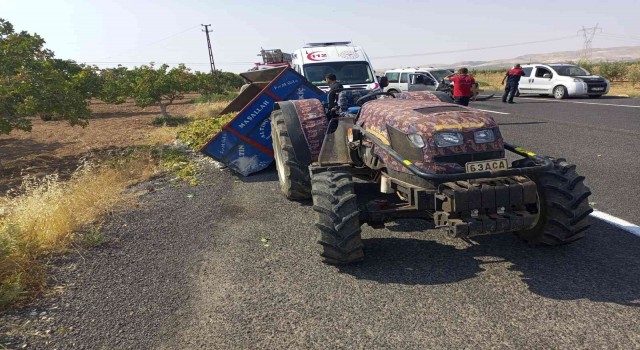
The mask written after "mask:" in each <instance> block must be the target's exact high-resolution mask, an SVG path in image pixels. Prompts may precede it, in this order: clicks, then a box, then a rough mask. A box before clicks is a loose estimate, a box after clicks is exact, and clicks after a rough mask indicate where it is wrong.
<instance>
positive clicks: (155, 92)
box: [0, 18, 244, 134]
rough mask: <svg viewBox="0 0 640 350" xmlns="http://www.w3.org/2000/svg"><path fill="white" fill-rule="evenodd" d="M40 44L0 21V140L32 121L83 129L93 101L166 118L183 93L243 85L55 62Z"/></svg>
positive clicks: (150, 68) (217, 77) (222, 77)
mask: <svg viewBox="0 0 640 350" xmlns="http://www.w3.org/2000/svg"><path fill="white" fill-rule="evenodd" d="M44 44H45V41H44V39H43V38H42V37H40V36H39V35H37V34H29V33H27V32H26V31H22V32H19V33H17V32H15V30H14V28H13V25H12V24H11V23H10V22H8V21H6V20H4V19H1V18H0V134H9V133H10V132H11V131H12V130H24V131H30V130H31V119H32V118H33V117H41V118H43V119H45V120H46V119H61V120H67V121H69V123H70V124H71V125H86V124H87V119H88V117H89V116H90V110H89V103H90V101H91V99H93V98H97V99H100V100H103V101H105V102H109V103H122V102H124V101H125V100H126V99H133V100H134V101H135V103H136V105H138V106H140V107H146V106H150V105H159V106H160V112H161V113H162V115H163V116H164V117H167V116H168V114H167V110H166V108H167V106H168V105H170V104H171V103H173V101H174V100H176V99H180V98H182V96H183V95H184V94H185V93H187V92H198V93H201V94H217V93H224V92H225V91H228V90H234V89H238V88H239V87H240V86H242V84H244V81H243V79H242V78H241V77H240V76H238V75H237V74H233V73H229V72H221V71H217V72H216V73H215V74H213V75H212V74H210V73H201V72H195V73H194V72H191V71H190V70H189V69H188V68H187V67H185V66H184V65H182V64H181V65H179V66H178V67H174V68H170V67H169V66H168V65H166V64H163V65H161V66H159V67H156V66H155V65H154V64H153V63H151V64H149V65H143V66H140V67H135V68H133V69H128V68H126V67H122V66H118V67H117V68H107V69H100V68H98V67H96V66H88V65H84V64H78V63H76V62H74V61H72V60H62V59H57V58H55V57H54V53H53V52H52V51H51V50H48V49H46V48H45V47H44Z"/></svg>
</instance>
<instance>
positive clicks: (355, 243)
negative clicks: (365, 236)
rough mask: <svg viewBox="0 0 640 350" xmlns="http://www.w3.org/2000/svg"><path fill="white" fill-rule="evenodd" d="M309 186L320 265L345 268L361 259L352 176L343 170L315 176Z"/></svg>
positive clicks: (357, 213) (358, 224)
mask: <svg viewBox="0 0 640 350" xmlns="http://www.w3.org/2000/svg"><path fill="white" fill-rule="evenodd" d="M311 187H312V191H311V193H312V194H313V210H314V211H316V212H317V213H318V218H317V221H316V227H317V228H318V230H319V231H320V239H319V240H318V243H319V244H320V246H321V247H322V253H321V254H320V255H321V256H322V258H323V262H324V263H327V264H332V265H346V264H351V263H354V262H358V261H361V260H362V259H364V251H363V244H362V240H361V238H360V233H361V230H360V212H359V210H358V203H357V198H356V195H355V193H354V189H353V180H352V177H351V174H350V173H348V172H346V171H344V170H335V171H331V170H329V171H325V172H322V173H318V174H314V175H313V176H312V178H311Z"/></svg>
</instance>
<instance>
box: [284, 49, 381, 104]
mask: <svg viewBox="0 0 640 350" xmlns="http://www.w3.org/2000/svg"><path fill="white" fill-rule="evenodd" d="M291 67H292V68H293V69H294V70H295V71H296V72H298V73H300V74H302V76H304V77H305V78H307V80H309V81H310V82H311V83H313V85H315V86H317V87H318V88H320V89H321V90H322V91H325V92H326V91H329V86H328V85H327V83H326V82H325V81H324V77H325V76H326V75H327V74H329V73H333V74H335V75H336V77H337V79H338V82H340V83H341V84H342V85H343V86H344V87H345V88H364V89H369V90H377V89H379V88H380V84H379V83H378V80H377V79H376V76H375V74H374V72H375V71H374V70H373V67H372V66H371V61H370V60H369V57H368V56H367V54H366V53H365V51H364V50H363V49H362V48H361V47H360V46H355V45H352V44H351V42H350V41H340V42H324V43H309V44H307V45H306V46H305V47H303V48H301V49H298V50H295V51H294V52H293V53H292V61H291Z"/></svg>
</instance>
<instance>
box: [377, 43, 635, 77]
mask: <svg viewBox="0 0 640 350" xmlns="http://www.w3.org/2000/svg"><path fill="white" fill-rule="evenodd" d="M580 58H582V51H581V50H578V51H560V52H552V53H540V54H530V55H523V56H518V57H514V58H509V59H501V60H493V61H460V62H455V63H429V64H423V65H419V67H455V68H458V67H468V68H470V69H476V70H489V69H504V68H510V67H511V66H513V64H514V63H520V64H526V63H566V62H569V61H572V62H576V61H578V60H580ZM592 61H593V62H602V61H640V46H623V47H609V48H606V49H593V55H592ZM381 71H382V72H383V73H384V70H381Z"/></svg>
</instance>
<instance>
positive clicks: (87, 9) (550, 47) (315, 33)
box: [0, 0, 640, 73]
mask: <svg viewBox="0 0 640 350" xmlns="http://www.w3.org/2000/svg"><path fill="white" fill-rule="evenodd" d="M637 13H640V1H638V0H620V1H613V0H612V1H609V2H604V1H601V0H598V1H595V0H581V1H579V2H570V1H558V0H555V1H547V0H540V1H535V2H520V3H519V4H518V3H517V2H515V1H513V0H511V1H503V0H494V1H492V2H491V3H490V2H489V1H485V2H482V1H477V0H475V1H465V0H461V1H457V2H456V1H405V0H395V1H382V0H368V1H357V2H356V1H346V0H342V1H334V0H319V1H302V0H299V1H295V0H270V1H248V0H235V1H232V0H226V1H222V0H181V1H176V0H154V1H141V0H101V1H94V0H0V18H4V19H5V20H8V21H9V22H11V23H12V24H13V25H14V27H15V29H16V30H17V31H22V30H25V31H27V32H30V33H37V34H39V35H40V36H42V37H43V38H44V39H45V40H46V42H47V43H46V47H47V48H49V49H51V50H53V51H54V52H55V54H56V57H57V58H62V59H72V60H75V61H77V62H79V63H88V64H95V65H98V66H100V67H114V66H116V65H118V64H122V65H125V66H129V67H133V66H139V65H142V64H147V63H149V62H156V63H157V64H161V63H169V64H177V63H185V64H187V66H189V67H190V68H192V69H194V70H200V71H208V70H209V69H210V66H209V63H208V61H209V57H208V51H207V44H206V37H205V33H204V32H202V29H203V28H202V27H201V24H211V27H210V29H211V30H212V32H211V34H210V35H211V43H212V48H213V56H214V61H215V65H216V69H221V70H224V71H231V72H236V73H238V72H242V71H245V70H247V69H249V68H251V67H252V66H253V63H254V62H258V61H259V60H260V58H259V57H258V56H257V55H258V53H259V51H260V48H261V47H262V48H265V49H275V48H279V49H282V50H283V51H285V52H292V51H293V50H295V49H297V48H300V47H302V46H303V45H304V43H305V42H318V41H352V42H353V43H354V44H356V45H359V46H361V47H363V48H364V50H365V51H366V52H367V54H368V55H369V57H370V58H371V60H372V63H373V66H374V68H375V69H376V70H381V69H385V68H397V67H407V66H417V65H436V64H442V65H447V64H451V63H454V62H459V61H484V60H493V59H508V58H513V57H517V56H521V55H526V54H535V53H549V52H556V51H573V50H580V49H582V47H583V43H584V39H583V37H582V35H579V33H578V31H579V30H580V29H582V28H583V26H584V27H586V28H589V27H594V26H595V25H596V24H598V26H599V27H600V28H602V32H601V33H600V32H599V33H597V34H596V36H595V37H594V39H593V43H592V46H593V47H594V48H606V47H618V46H640V21H638V16H637ZM536 41H537V43H532V42H536ZM527 43H528V44H527ZM472 49H473V50H472Z"/></svg>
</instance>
